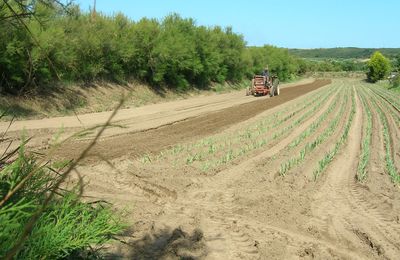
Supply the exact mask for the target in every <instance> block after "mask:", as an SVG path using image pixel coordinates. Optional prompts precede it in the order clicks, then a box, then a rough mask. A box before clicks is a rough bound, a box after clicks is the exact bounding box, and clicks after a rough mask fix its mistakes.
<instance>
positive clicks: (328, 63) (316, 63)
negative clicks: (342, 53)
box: [304, 59, 367, 72]
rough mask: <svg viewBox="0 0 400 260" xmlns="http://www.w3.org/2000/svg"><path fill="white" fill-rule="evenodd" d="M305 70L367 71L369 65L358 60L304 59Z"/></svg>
mask: <svg viewBox="0 0 400 260" xmlns="http://www.w3.org/2000/svg"><path fill="white" fill-rule="evenodd" d="M304 66H305V68H304V70H305V71H318V72H339V71H358V72H360V71H365V70H366V67H367V63H366V62H362V61H357V60H351V59H349V60H335V59H324V60H309V59H304Z"/></svg>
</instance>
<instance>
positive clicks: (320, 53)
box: [289, 47, 400, 59]
mask: <svg viewBox="0 0 400 260" xmlns="http://www.w3.org/2000/svg"><path fill="white" fill-rule="evenodd" d="M375 51H380V52H381V53H382V54H383V55H385V56H386V57H388V58H393V57H395V56H396V55H400V48H376V49H374V48H355V47H345V48H321V49H289V53H291V54H294V55H297V56H299V57H302V58H309V59H329V58H332V59H367V58H369V57H370V56H371V55H372V53H374V52H375Z"/></svg>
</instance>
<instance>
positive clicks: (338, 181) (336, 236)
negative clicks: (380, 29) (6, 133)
mask: <svg viewBox="0 0 400 260" xmlns="http://www.w3.org/2000/svg"><path fill="white" fill-rule="evenodd" d="M234 95H237V100H235V101H234V102H232V104H231V105H229V100H231V99H232V97H234ZM239 95H243V97H242V96H240V97H239ZM223 97H224V98H221V97H219V98H221V100H218V101H217V100H215V102H216V103H211V104H213V107H214V109H211V108H210V109H204V106H205V104H206V103H202V101H201V100H198V101H197V102H199V103H196V104H197V105H193V104H192V105H191V106H189V107H185V106H187V105H188V104H186V105H182V107H181V108H182V110H179V109H176V110H175V111H185V113H183V112H182V115H179V113H172V112H171V111H172V110H173V109H170V110H167V109H166V110H160V111H158V110H154V111H157V112H155V113H154V114H149V115H148V116H149V119H148V121H146V120H144V121H143V122H145V123H144V124H142V125H140V126H138V124H140V121H139V120H138V119H139V118H138V117H129V116H127V117H126V118H123V117H122V118H120V120H119V121H117V122H115V126H116V127H112V128H111V129H109V130H107V131H106V135H105V136H104V137H103V138H102V139H101V140H99V142H98V144H96V145H95V146H94V147H93V150H92V152H91V154H90V155H89V156H88V158H87V159H86V160H85V161H84V162H83V163H82V164H81V165H80V166H79V167H78V168H77V169H76V171H77V172H79V174H80V175H82V176H84V181H85V183H86V185H85V188H84V198H85V199H87V200H97V199H101V200H107V201H109V202H111V203H113V205H114V207H116V208H117V209H118V210H121V211H123V212H124V219H125V220H126V221H127V222H128V224H129V225H130V228H129V229H128V231H126V232H125V233H124V235H122V236H121V237H119V239H120V240H121V241H123V243H114V244H112V245H110V247H109V248H108V257H110V258H129V259H132V258H133V259H160V258H161V259H182V258H185V257H186V258H188V259H196V258H200V259H202V258H205V259H292V258H294V259H297V258H306V259H307V258H310V259H311V258H317V259H397V258H398V257H399V255H400V193H399V191H400V190H399V187H400V186H399V185H400V101H399V97H398V95H397V96H396V95H395V94H393V92H389V91H387V90H386V89H384V88H381V87H379V86H378V85H375V84H369V83H365V82H364V81H362V80H360V79H334V80H332V81H330V80H316V81H314V82H311V83H310V82H307V83H303V84H299V85H290V86H286V88H283V89H282V92H281V95H280V96H278V97H274V98H266V97H262V98H254V97H245V96H244V93H243V92H241V93H236V94H229V95H225V96H223ZM182 102H186V101H182ZM211 102H212V101H211ZM188 103H190V101H188ZM215 104H220V105H221V104H223V105H221V106H216V105H215ZM175 108H177V107H175ZM202 109H203V110H202ZM163 111H164V112H163ZM196 111H197V112H196ZM88 116H89V117H90V115H88ZM135 120H137V121H136V122H137V123H135ZM18 123H20V124H22V123H23V122H18ZM25 123H27V124H28V125H29V123H30V124H31V126H32V127H31V129H29V128H28V130H27V131H28V133H33V134H36V139H35V138H34V139H33V143H34V146H35V147H36V148H40V149H41V151H42V152H46V151H48V149H45V147H44V145H43V140H48V139H49V138H50V136H51V135H52V134H54V133H56V131H55V130H51V129H50V127H47V128H46V127H45V126H44V127H42V128H40V127H37V128H36V129H35V127H34V125H35V124H34V123H35V122H33V121H31V122H25ZM39 125H40V124H39ZM118 126H119V127H118ZM3 127H6V126H5V125H4V126H3ZM21 127H22V126H21ZM88 129H90V130H88ZM88 129H86V130H84V131H80V132H79V134H76V135H74V136H73V138H70V139H69V140H68V141H67V142H65V143H63V144H62V145H61V147H60V148H59V149H56V150H55V151H54V154H52V155H54V156H55V157H57V158H74V157H76V156H77V154H78V151H80V150H82V149H83V148H84V147H85V146H87V144H88V142H89V140H90V139H91V137H92V136H93V135H94V133H96V128H88ZM78 130H80V129H79V128H78V127H74V128H71V129H69V130H68V129H67V130H66V133H68V135H71V133H72V132H74V131H78ZM29 131H30V132H29ZM15 133H17V129H12V131H11V132H10V134H11V136H12V135H13V134H14V136H15V138H16V134H15ZM105 158H107V159H105ZM69 181H70V182H72V183H73V182H75V181H76V179H75V178H74V176H71V179H70V180H69Z"/></svg>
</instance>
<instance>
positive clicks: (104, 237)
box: [0, 140, 122, 259]
mask: <svg viewBox="0 0 400 260" xmlns="http://www.w3.org/2000/svg"><path fill="white" fill-rule="evenodd" d="M0 141H1V140H0ZM62 166H63V165H59V166H58V167H56V166H55V165H53V167H55V168H54V169H50V168H49V167H48V166H40V165H39V163H38V162H37V160H36V158H35V157H34V156H27V155H25V152H24V150H23V149H22V148H21V150H20V152H19V156H18V158H17V159H16V160H15V161H13V162H11V163H7V162H6V161H5V160H3V159H0V201H2V202H1V205H0V241H1V246H0V258H4V256H5V255H6V254H7V252H8V251H9V250H10V249H11V248H12V247H13V246H14V245H15V243H17V241H18V240H19V238H20V237H21V235H22V234H23V231H24V228H25V226H26V224H27V223H28V221H29V220H30V219H31V218H32V216H33V215H34V214H35V212H36V211H37V210H38V209H39V208H40V207H42V205H43V203H44V201H45V199H46V197H47V196H48V195H49V192H52V191H54V189H55V188H56V187H55V184H56V182H57V181H58V179H59V178H60V175H59V174H56V173H55V172H54V171H53V170H57V168H60V167H61V168H62ZM32 173H34V174H32ZM31 174H32V175H31ZM25 178H26V182H24V184H22V181H23V180H24V179H25ZM19 184H22V186H21V187H20V188H19V189H16V188H17V186H18V185H19ZM14 189H16V192H15V193H13V194H12V192H11V191H12V190H14ZM57 193H58V194H59V195H57V196H56V197H54V199H52V200H51V201H50V203H49V204H48V205H47V207H46V208H45V210H44V211H43V212H42V213H41V214H40V215H39V218H38V220H37V221H36V222H35V224H34V226H33V229H32V231H31V232H30V233H29V236H28V239H27V240H26V241H25V243H23V244H22V246H21V247H20V251H19V253H18V254H17V255H16V257H15V258H16V259H58V258H64V257H66V256H69V255H71V254H77V253H78V252H81V251H82V250H85V249H87V248H88V247H90V246H94V245H101V244H103V243H105V242H107V241H109V240H110V239H111V236H112V235H115V234H117V233H119V232H120V231H121V230H122V226H121V224H120V222H119V220H118V219H116V218H115V216H114V215H113V213H112V212H111V210H110V209H109V207H108V206H107V207H104V205H96V204H92V205H90V204H86V203H83V202H80V201H79V200H78V195H77V194H78V193H77V191H74V190H73V191H63V190H57ZM9 194H12V195H11V196H10V197H9V198H8V199H6V200H5V202H4V203H3V199H4V198H6V195H9Z"/></svg>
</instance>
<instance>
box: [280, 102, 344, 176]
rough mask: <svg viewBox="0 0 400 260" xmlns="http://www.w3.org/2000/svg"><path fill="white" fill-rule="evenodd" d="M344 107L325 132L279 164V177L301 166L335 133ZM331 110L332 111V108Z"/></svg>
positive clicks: (342, 107)
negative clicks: (295, 154) (294, 155)
mask: <svg viewBox="0 0 400 260" xmlns="http://www.w3.org/2000/svg"><path fill="white" fill-rule="evenodd" d="M337 98H339V95H337ZM335 102H337V101H335ZM335 102H334V103H335ZM345 107H346V106H345V104H342V106H341V107H340V110H339V112H338V113H337V115H336V116H335V118H334V119H333V120H332V121H331V122H330V124H329V125H328V127H327V128H325V130H324V131H323V132H322V133H321V134H320V135H318V136H317V138H316V139H314V140H313V141H310V142H308V143H307V144H306V145H305V146H304V147H303V148H302V149H301V150H300V151H299V154H298V155H297V156H296V157H293V158H290V159H289V160H287V161H286V162H284V163H282V164H281V166H280V170H279V174H280V175H285V174H286V173H287V172H288V171H289V170H291V169H292V168H294V167H295V166H297V165H299V164H301V163H302V162H303V161H304V160H305V159H306V157H307V156H308V155H309V154H310V153H311V152H312V151H314V150H315V149H316V148H317V147H318V146H319V145H320V144H322V143H324V142H325V141H326V140H327V139H328V138H329V137H330V136H331V135H332V134H333V133H334V132H335V129H336V127H337V125H338V123H339V121H340V119H341V118H342V116H343V112H344V109H345ZM331 109H333V107H332V108H331ZM328 110H329V109H328ZM296 143H297V142H296Z"/></svg>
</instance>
